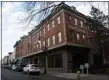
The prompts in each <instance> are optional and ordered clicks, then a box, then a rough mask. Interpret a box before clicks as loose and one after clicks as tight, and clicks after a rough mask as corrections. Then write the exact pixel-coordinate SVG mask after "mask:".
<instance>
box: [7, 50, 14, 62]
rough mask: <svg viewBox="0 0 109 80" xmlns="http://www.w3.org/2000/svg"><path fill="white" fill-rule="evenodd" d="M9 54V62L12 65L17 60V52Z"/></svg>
mask: <svg viewBox="0 0 109 80" xmlns="http://www.w3.org/2000/svg"><path fill="white" fill-rule="evenodd" d="M8 54H9V59H8V62H9V63H12V62H13V60H15V52H9V53H8Z"/></svg>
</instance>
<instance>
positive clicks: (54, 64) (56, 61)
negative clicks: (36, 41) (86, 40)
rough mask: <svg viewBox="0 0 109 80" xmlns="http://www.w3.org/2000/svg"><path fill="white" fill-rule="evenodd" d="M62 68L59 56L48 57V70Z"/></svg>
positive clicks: (60, 56)
mask: <svg viewBox="0 0 109 80" xmlns="http://www.w3.org/2000/svg"><path fill="white" fill-rule="evenodd" d="M62 67H63V61H62V55H61V54H56V55H50V56H48V68H62Z"/></svg>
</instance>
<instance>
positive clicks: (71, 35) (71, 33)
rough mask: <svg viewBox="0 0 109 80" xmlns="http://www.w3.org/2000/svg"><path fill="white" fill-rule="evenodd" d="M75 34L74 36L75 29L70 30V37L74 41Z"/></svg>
mask: <svg viewBox="0 0 109 80" xmlns="http://www.w3.org/2000/svg"><path fill="white" fill-rule="evenodd" d="M73 36H74V34H73V31H70V35H69V37H70V40H71V41H73V38H74V37H73Z"/></svg>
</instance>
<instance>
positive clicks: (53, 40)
mask: <svg viewBox="0 0 109 80" xmlns="http://www.w3.org/2000/svg"><path fill="white" fill-rule="evenodd" d="M52 42H53V45H55V35H53V36H52Z"/></svg>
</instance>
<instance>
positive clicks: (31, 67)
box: [23, 64, 40, 75]
mask: <svg viewBox="0 0 109 80" xmlns="http://www.w3.org/2000/svg"><path fill="white" fill-rule="evenodd" d="M23 73H27V74H28V75H29V74H30V73H37V74H40V67H39V65H37V64H28V65H26V66H25V67H24V68H23Z"/></svg>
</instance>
